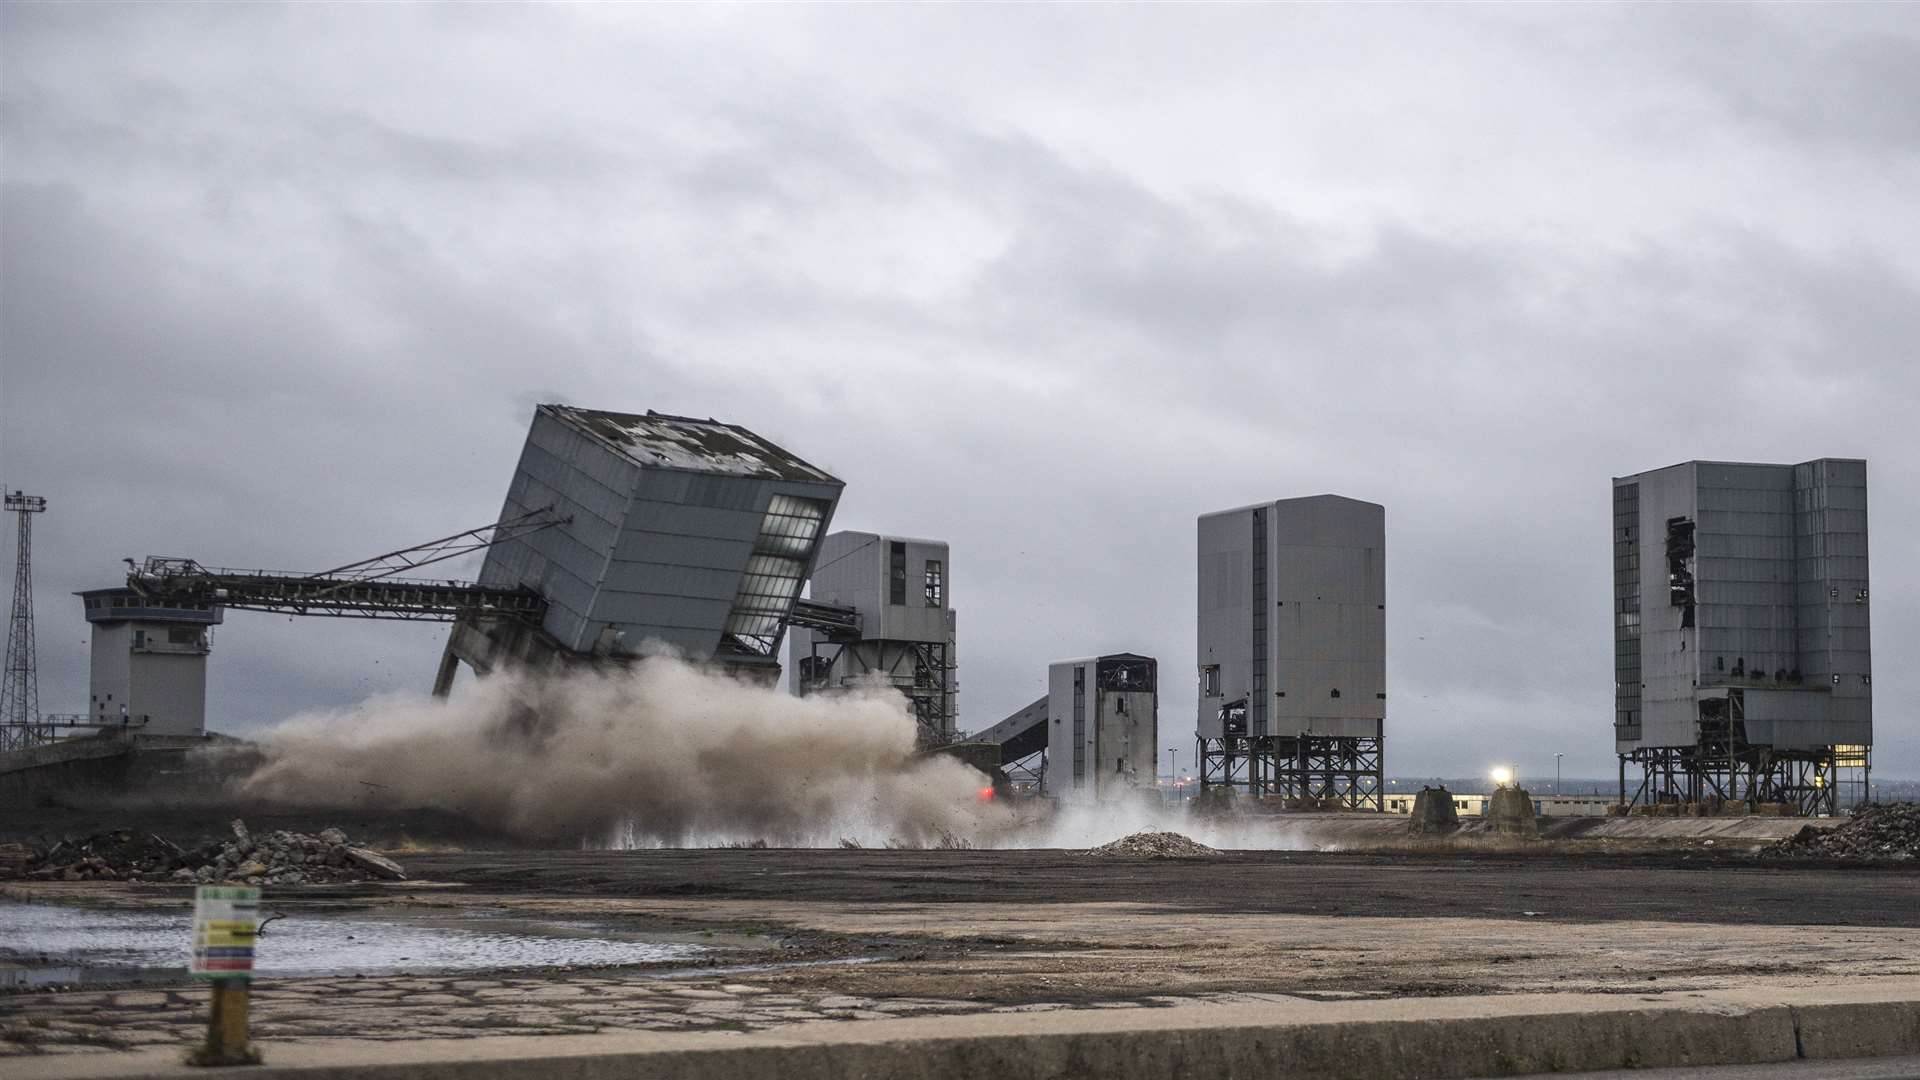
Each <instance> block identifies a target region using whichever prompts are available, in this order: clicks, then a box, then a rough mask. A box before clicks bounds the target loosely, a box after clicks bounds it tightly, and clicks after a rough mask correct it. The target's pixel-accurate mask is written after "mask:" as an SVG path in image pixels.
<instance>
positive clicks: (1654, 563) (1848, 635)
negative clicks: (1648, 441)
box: [1613, 458, 1873, 813]
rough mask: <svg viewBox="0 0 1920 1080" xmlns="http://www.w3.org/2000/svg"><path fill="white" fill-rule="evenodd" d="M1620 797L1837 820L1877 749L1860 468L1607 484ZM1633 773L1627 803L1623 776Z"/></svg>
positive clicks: (1690, 471)
mask: <svg viewBox="0 0 1920 1080" xmlns="http://www.w3.org/2000/svg"><path fill="white" fill-rule="evenodd" d="M1613 558H1614V598H1613V599H1614V603H1613V607H1614V612H1613V615H1614V745H1615V749H1616V751H1617V753H1618V754H1619V756H1620V762H1621V798H1622V800H1623V801H1630V802H1661V801H1668V802H1672V801H1679V802H1706V801H1713V800H1735V801H1743V802H1748V803H1753V804H1758V803H1790V804H1793V805H1795V806H1797V807H1798V808H1799V809H1801V810H1802V811H1803V812H1809V813H1813V812H1826V811H1831V810H1832V809H1833V807H1834V805H1835V800H1836V793H1837V791H1838V788H1839V786H1840V783H1841V781H1842V775H1841V772H1842V770H1849V771H1851V770H1856V769H1857V770H1858V771H1859V775H1858V780H1859V782H1860V783H1861V784H1862V785H1864V784H1865V782H1866V779H1867V770H1868V768H1869V762H1870V759H1869V755H1870V750H1871V747H1872V744H1873V671H1872V652H1871V648H1870V641H1869V638H1870V619H1869V612H1870V610H1871V608H1870V603H1869V600H1870V594H1869V590H1868V584H1867V577H1868V575H1867V466H1866V462H1864V461H1860V460H1856V459H1842V458H1821V459H1819V460H1816V461H1808V462H1802V463H1800V464H1797V465H1773V464H1756V463H1743V462H1719V461H1689V462H1683V463H1681V464H1678V465H1673V466H1669V467H1667V468H1664V469H1655V470H1652V471H1649V472H1643V473H1637V474H1635V475H1632V476H1625V477H1617V478H1615V479H1614V481H1613ZM1629 768H1635V769H1637V770H1638V771H1639V772H1640V773H1641V774H1642V775H1641V777H1640V779H1639V782H1638V785H1637V787H1635V788H1634V789H1633V790H1632V791H1631V792H1629V788H1628V770H1629Z"/></svg>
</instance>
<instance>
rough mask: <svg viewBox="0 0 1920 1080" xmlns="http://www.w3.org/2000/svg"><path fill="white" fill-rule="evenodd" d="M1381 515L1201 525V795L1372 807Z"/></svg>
mask: <svg viewBox="0 0 1920 1080" xmlns="http://www.w3.org/2000/svg"><path fill="white" fill-rule="evenodd" d="M1386 513H1387V512H1386V509H1385V508H1384V507H1381V506H1380V505H1378V504H1377V503H1370V502H1360V501H1359V500H1356V499H1348V498H1343V497H1341V496H1339V495H1315V496H1311V497H1309V498H1303V499H1281V500H1279V501H1278V502H1270V503H1261V504H1259V505H1256V506H1246V507H1241V508H1240V509H1237V510H1223V511H1220V512H1219V513H1214V514H1205V515H1202V516H1201V518H1200V528H1199V548H1200V565H1199V581H1200V590H1199V592H1200V595H1199V660H1200V695H1199V716H1198V718H1197V721H1198V727H1199V761H1200V783H1201V786H1202V787H1203V788H1206V787H1213V786H1226V787H1236V788H1244V789H1246V790H1247V791H1248V792H1249V793H1251V794H1253V795H1256V796H1260V795H1275V796H1282V797H1287V798H1301V799H1315V800H1334V801H1337V802H1339V803H1341V804H1343V805H1346V806H1349V807H1352V808H1355V809H1367V808H1372V809H1378V808H1379V805H1380V801H1379V797H1380V787H1381V783H1382V775H1381V774H1382V768H1383V760H1382V759H1383V753H1382V750H1383V746H1384V741H1385V740H1384V737H1385V724H1386V715H1387V634H1386V627H1387V562H1386V558H1387V556H1386V528H1387V526H1386Z"/></svg>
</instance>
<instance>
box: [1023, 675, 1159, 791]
mask: <svg viewBox="0 0 1920 1080" xmlns="http://www.w3.org/2000/svg"><path fill="white" fill-rule="evenodd" d="M1159 670H1160V665H1159V663H1158V662H1157V661H1155V660H1154V659H1153V657H1151V656H1140V655H1137V654H1135V653H1114V654H1112V655H1110V656H1091V657H1086V658H1084V659H1079V660H1061V661H1058V662H1056V663H1054V664H1051V665H1049V666H1048V668H1047V697H1046V703H1047V713H1046V732H1047V742H1046V746H1047V763H1046V767H1045V768H1044V769H1043V770H1042V771H1041V784H1040V790H1041V791H1042V793H1044V794H1046V795H1050V796H1053V797H1054V798H1059V799H1069V800H1073V799H1116V798H1124V797H1126V796H1128V795H1131V794H1133V793H1135V792H1138V791H1139V790H1141V789H1143V788H1150V787H1152V786H1153V777H1154V762H1155V761H1157V760H1158V755H1159V746H1160V695H1159V684H1160V675H1159ZM1036 704H1038V703H1036ZM1023 711H1024V710H1023Z"/></svg>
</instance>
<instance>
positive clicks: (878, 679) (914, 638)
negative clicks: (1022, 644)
mask: <svg viewBox="0 0 1920 1080" xmlns="http://www.w3.org/2000/svg"><path fill="white" fill-rule="evenodd" d="M952 587H953V560H952V556H951V553H950V552H949V551H948V549H947V545H946V544H944V543H941V542H940V541H937V540H915V539H911V538H908V537H902V536H880V535H877V534H874V533H864V532H837V533H833V534H831V535H829V536H828V537H827V538H826V540H825V541H824V542H823V543H822V544H821V545H820V558H819V565H818V566H817V567H816V568H815V570H814V573H813V580H812V583H811V585H810V586H809V589H808V596H809V598H810V599H811V600H812V601H813V602H814V603H815V604H819V605H826V606H829V607H833V608H839V609H843V610H850V611H851V612H852V613H853V615H854V618H855V623H856V625H855V626H852V627H838V628H836V627H825V626H805V627H796V628H795V629H794V632H793V636H792V638H791V639H790V640H789V644H788V648H789V656H790V663H789V664H788V672H789V676H788V678H789V684H790V686H791V688H792V690H793V692H794V693H795V694H798V695H802V696H804V695H807V694H814V693H820V692H823V691H838V690H847V689H850V688H852V687H855V686H859V685H874V684H879V685H884V686H890V687H892V688H894V689H895V690H898V691H899V692H900V693H901V695H902V696H904V697H905V698H906V699H907V705H908V708H909V710H910V711H911V712H912V713H913V717H914V721H915V724H916V726H917V728H918V739H919V743H920V745H921V747H922V748H927V747H935V746H944V745H946V744H948V743H951V742H952V741H953V740H954V722H955V719H956V718H957V716H958V711H957V705H956V697H957V693H958V681H957V680H956V678H955V676H954V673H955V671H956V670H957V665H956V657H955V653H954V644H955V641H954V624H955V615H954V611H953V604H952Z"/></svg>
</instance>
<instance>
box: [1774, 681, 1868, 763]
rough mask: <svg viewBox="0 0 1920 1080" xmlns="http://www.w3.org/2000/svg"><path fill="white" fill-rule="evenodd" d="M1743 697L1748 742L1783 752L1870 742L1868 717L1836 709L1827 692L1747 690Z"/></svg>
mask: <svg viewBox="0 0 1920 1080" xmlns="http://www.w3.org/2000/svg"><path fill="white" fill-rule="evenodd" d="M1742 694H1743V696H1744V699H1745V706H1746V708H1745V713H1746V731H1747V741H1749V742H1752V743H1764V744H1766V745H1769V746H1773V747H1776V748H1778V749H1782V750H1815V749H1818V748H1820V747H1824V746H1835V745H1841V744H1849V743H1852V744H1859V745H1870V744H1871V743H1872V742H1873V730H1872V722H1871V717H1870V716H1865V715H1859V714H1855V713H1852V712H1851V711H1850V710H1848V709H1845V708H1835V705H1836V704H1837V702H1836V701H1835V699H1834V697H1833V695H1831V694H1829V693H1825V692H1823V691H1820V690H1766V689H1758V688H1753V687H1749V688H1747V689H1746V690H1744V691H1742Z"/></svg>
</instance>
